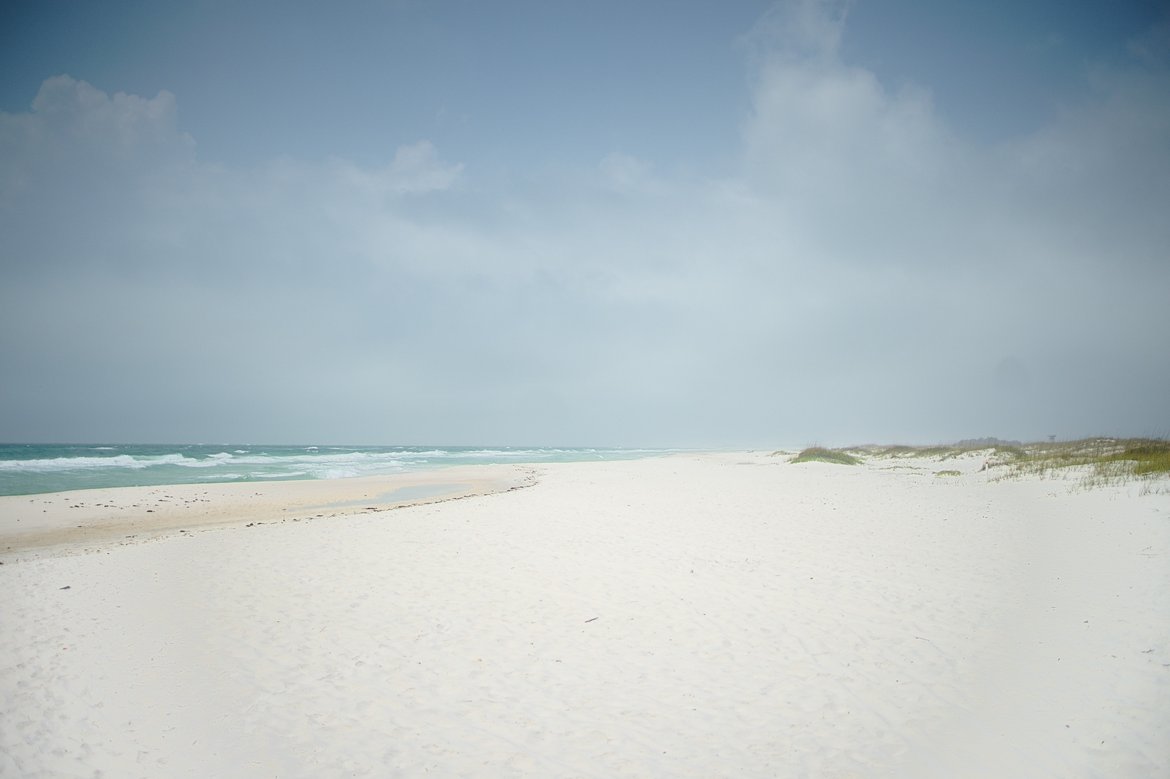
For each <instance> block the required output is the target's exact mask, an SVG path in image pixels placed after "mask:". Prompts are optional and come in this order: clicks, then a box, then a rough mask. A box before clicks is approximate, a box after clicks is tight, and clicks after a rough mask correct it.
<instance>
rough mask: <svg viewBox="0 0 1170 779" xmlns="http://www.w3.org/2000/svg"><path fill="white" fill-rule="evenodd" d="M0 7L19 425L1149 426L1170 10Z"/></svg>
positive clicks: (448, 433)
mask: <svg viewBox="0 0 1170 779" xmlns="http://www.w3.org/2000/svg"><path fill="white" fill-rule="evenodd" d="M0 13H3V14H4V17H3V18H2V19H0V30H2V32H0V36H2V38H0V72H3V73H4V74H5V75H4V77H3V79H0V112H2V113H0V231H2V233H3V235H4V236H5V239H4V241H3V243H2V244H0V273H3V278H4V280H5V283H4V284H3V285H2V287H3V288H2V289H0V326H2V330H3V332H2V334H0V361H2V362H3V364H4V365H5V366H6V368H5V371H4V372H5V380H4V382H3V384H2V386H0V439H5V440H34V441H35V440H77V441H89V440H106V441H114V440H117V441H265V442H272V443H281V442H314V443H327V442H351V443H423V442H432V443H496V444H509V443H523V444H598V445H667V446H771V445H780V444H786V445H800V444H804V443H811V442H820V443H849V442H858V441H866V440H883V441H892V440H903V441H934V440H947V439H954V438H962V437H969V436H982V435H1000V436H1004V437H1020V438H1034V437H1040V436H1045V435H1049V434H1056V435H1061V436H1074V435H1086V434H1096V433H1117V434H1166V433H1168V432H1170V415H1168V414H1167V412H1166V407H1165V398H1166V397H1168V396H1170V358H1168V357H1167V356H1166V353H1167V350H1166V347H1165V343H1166V337H1165V335H1164V334H1165V333H1166V332H1170V314H1168V313H1167V309H1170V306H1166V305H1165V303H1164V301H1163V298H1165V297H1166V293H1167V292H1170V257H1168V256H1167V249H1166V248H1165V247H1167V246H1170V228H1168V227H1167V226H1166V224H1164V223H1165V222H1167V221H1170V220H1167V219H1166V218H1165V216H1164V215H1165V214H1166V213H1170V183H1168V182H1170V69H1168V66H1170V33H1168V29H1170V27H1168V23H1167V15H1166V10H1165V7H1164V6H1163V5H1160V4H1156V3H1129V4H1124V3H1122V4H1116V3H1109V4H1107V3H1076V4H1072V6H1069V5H1068V4H1063V3H1056V2H1032V3H1018V4H993V3H974V2H971V3H967V2H964V3H949V4H926V3H910V2H865V1H864V0H857V1H856V2H853V3H849V4H842V3H830V2H815V1H814V0H805V1H804V2H784V3H778V4H776V3H768V2H730V3H686V2H684V3H677V2H672V3H667V2H643V3H547V2H512V3H474V2H435V3H425V2H421V1H415V0H401V1H399V2H364V3H348V4H342V7H340V8H329V7H326V6H323V5H318V4H287V3H223V2H192V3H184V4H166V3H122V4H105V5H99V4H86V3H55V2H47V3H25V4H21V3H16V4H8V5H7V6H6V7H5V9H4V10H3V11H2V12H0Z"/></svg>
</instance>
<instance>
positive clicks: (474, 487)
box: [0, 464, 534, 562]
mask: <svg viewBox="0 0 1170 779" xmlns="http://www.w3.org/2000/svg"><path fill="white" fill-rule="evenodd" d="M533 479H534V472H533V470H532V468H531V466H527V465H523V464H515V465H501V464H492V465H457V466H447V467H443V468H435V469H432V470H426V471H422V470H420V471H412V472H408V473H398V474H390V475H386V476H357V477H350V478H343V479H290V480H271V481H264V482H223V483H206V484H171V485H161V486H150V487H95V488H90V489H83V490H66V491H62V492H50V493H38V494H33V495H5V496H0V561H5V562H8V561H15V560H19V559H26V558H29V557H37V556H46V555H49V556H51V555H53V554H57V553H84V552H87V551H95V550H96V549H98V548H100V547H102V546H104V545H106V544H111V543H139V542H142V541H146V540H151V539H157V538H162V537H167V536H172V535H176V534H179V533H183V534H190V533H194V532H202V531H206V530H212V529H220V528H230V527H239V526H244V527H249V526H254V525H263V524H270V523H274V522H288V521H293V522H300V521H303V520H316V519H331V518H337V517H344V516H351V515H354V514H361V513H377V512H384V511H389V510H392V509H397V508H403V507H405V506H413V505H423V504H429V503H440V502H445V501H450V500H459V499H463V498H468V497H474V496H480V495H490V494H494V493H498V492H507V491H509V490H514V489H520V488H523V487H526V486H530V485H531V484H532V483H533Z"/></svg>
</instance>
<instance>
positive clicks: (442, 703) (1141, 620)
mask: <svg viewBox="0 0 1170 779" xmlns="http://www.w3.org/2000/svg"><path fill="white" fill-rule="evenodd" d="M940 467H947V468H953V467H955V465H954V463H953V462H951V463H948V464H947V465H945V466H939V465H938V464H933V463H929V462H920V463H918V464H917V467H916V468H897V469H894V468H891V467H889V464H888V463H882V462H881V461H875V462H874V464H872V465H869V466H865V467H858V468H846V467H840V466H827V465H819V464H808V465H801V466H792V465H788V464H785V463H783V462H781V461H779V460H777V459H774V458H767V457H764V456H761V455H748V454H738V455H705V456H682V457H672V458H658V459H649V460H640V461H630V462H618V463H589V464H581V463H577V464H562V465H540V466H534V468H535V469H536V470H537V472H538V474H539V483H538V484H537V485H536V486H533V487H530V488H528V489H522V490H516V491H511V492H504V493H498V494H492V495H485V496H482V497H473V498H468V499H465V500H460V501H454V502H449V503H439V504H433V505H424V506H415V507H408V508H401V509H396V510H394V511H389V512H381V513H376V514H360V515H355V516H349V517H334V518H332V519H328V520H327V521H319V520H314V521H302V522H285V523H276V524H272V523H270V524H265V525H254V526H253V527H234V528H230V529H227V530H220V531H215V532H204V533H188V534H183V535H171V536H167V537H163V538H161V539H158V540H154V541H152V542H150V543H141V544H138V543H135V544H128V545H113V544H108V543H107V544H105V545H99V546H97V547H96V550H97V551H94V552H91V553H88V554H72V555H63V556H43V557H41V558H39V559H23V560H19V561H8V562H7V564H5V565H3V566H0V620H2V622H0V661H2V665H0V668H2V670H0V775H4V776H61V775H70V776H72V775H77V776H94V775H105V776H174V777H182V776H192V777H194V776H208V775H216V776H241V777H251V776H281V777H290V776H305V777H309V776H326V775H328V776H335V775H353V776H388V775H394V776H416V775H419V774H422V773H425V772H428V771H429V772H430V773H433V774H436V775H443V776H515V775H529V776H565V777H576V776H581V777H613V776H696V777H699V776H729V777H730V776H735V777H745V776H832V777H841V776H907V775H910V776H924V777H925V776H996V777H1008V776H1021V777H1024V776H1078V777H1080V776H1101V777H1122V776H1134V777H1138V776H1141V777H1146V776H1157V775H1166V774H1167V772H1168V771H1170V741H1168V740H1167V736H1166V734H1167V733H1170V705H1168V704H1170V496H1167V495H1165V494H1160V495H1159V494H1155V495H1139V494H1138V493H1139V488H1138V487H1137V486H1129V487H1115V488H1105V489H1100V490H1096V491H1093V492H1074V491H1071V490H1070V485H1069V484H1066V483H1061V482H1041V481H1035V480H1031V481H1020V482H1002V483H987V482H986V479H985V475H984V474H979V473H976V472H975V470H976V468H977V463H976V462H975V461H964V462H962V463H961V464H960V468H961V469H962V470H963V471H964V474H963V475H962V476H960V477H953V478H942V477H936V476H934V470H936V469H938V468H940ZM66 587H67V588H68V589H63V588H66Z"/></svg>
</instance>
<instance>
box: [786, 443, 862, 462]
mask: <svg viewBox="0 0 1170 779" xmlns="http://www.w3.org/2000/svg"><path fill="white" fill-rule="evenodd" d="M789 462H793V463H808V462H820V463H835V464H837V465H857V464H858V463H860V462H861V460H859V459H857V458H856V457H854V456H853V455H851V454H849V453H848V452H842V451H840V450H838V449H825V448H823V447H820V446H810V447H809V448H808V449H805V450H804V451H802V452H801V453H800V454H798V455H796V456H795V457H793V458H792V459H791V460H790V461H789Z"/></svg>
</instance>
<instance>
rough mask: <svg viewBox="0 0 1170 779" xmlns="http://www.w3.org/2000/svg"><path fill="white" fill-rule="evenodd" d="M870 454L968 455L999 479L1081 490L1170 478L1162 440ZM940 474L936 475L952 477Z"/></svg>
mask: <svg viewBox="0 0 1170 779" xmlns="http://www.w3.org/2000/svg"><path fill="white" fill-rule="evenodd" d="M865 451H866V452H867V453H868V454H870V455H871V456H875V457H889V458H904V457H931V458H937V459H938V460H948V459H952V458H955V457H961V456H964V455H981V456H983V457H985V462H984V466H983V469H984V470H995V471H997V474H996V477H995V478H996V479H997V480H998V479H1010V478H1018V477H1021V476H1025V475H1037V476H1040V477H1041V478H1049V477H1051V478H1058V477H1064V476H1065V475H1066V474H1067V475H1069V476H1074V477H1079V478H1080V480H1081V484H1082V486H1085V487H1092V486H1096V485H1101V484H1116V483H1124V482H1127V481H1130V480H1132V479H1138V478H1140V479H1146V478H1157V477H1159V476H1167V475H1170V441H1168V440H1166V439H1161V438H1107V437H1098V438H1082V439H1079V440H1076V441H1061V442H1051V441H1050V442H1040V443H1029V444H1020V445H1016V444H1014V443H1006V442H999V443H996V444H994V445H992V444H984V445H981V444H979V443H971V444H956V445H953V446H923V447H914V446H875V447H866V448H865ZM951 473H953V472H952V471H939V472H937V474H936V475H943V474H946V475H951Z"/></svg>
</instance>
